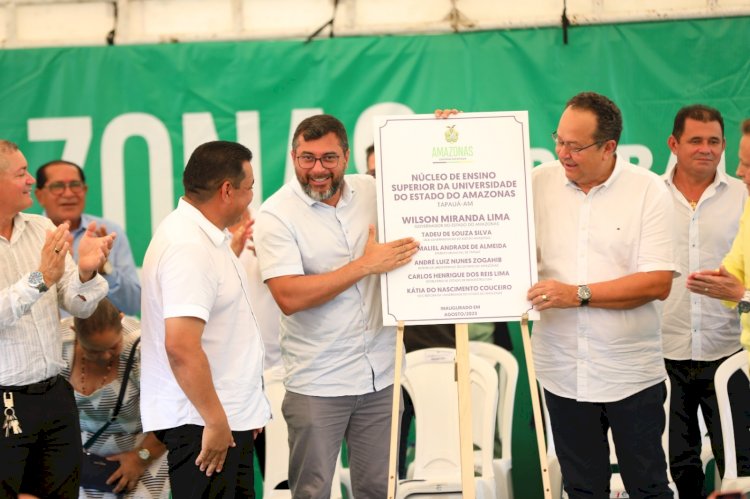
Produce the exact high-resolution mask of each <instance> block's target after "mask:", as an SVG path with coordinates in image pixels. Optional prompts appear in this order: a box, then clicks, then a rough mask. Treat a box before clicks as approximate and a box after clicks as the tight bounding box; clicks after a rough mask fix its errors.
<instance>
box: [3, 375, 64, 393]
mask: <svg viewBox="0 0 750 499" xmlns="http://www.w3.org/2000/svg"><path fill="white" fill-rule="evenodd" d="M59 378H60V376H52V377H51V378H49V379H45V380H44V381H40V382H39V383H32V384H30V385H19V386H0V392H18V393H26V394H29V395H37V394H40V393H46V392H47V391H48V390H49V389H50V388H52V387H53V386H55V383H57V380H58V379H59Z"/></svg>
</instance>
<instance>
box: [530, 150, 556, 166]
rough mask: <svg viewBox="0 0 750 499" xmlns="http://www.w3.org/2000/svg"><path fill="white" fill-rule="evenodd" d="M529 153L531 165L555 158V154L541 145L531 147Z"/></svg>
mask: <svg viewBox="0 0 750 499" xmlns="http://www.w3.org/2000/svg"><path fill="white" fill-rule="evenodd" d="M529 154H531V166H537V165H541V164H542V163H546V162H548V161H554V160H555V155H554V154H552V153H551V152H550V151H548V150H547V149H545V148H543V147H532V148H531V149H530V151H529Z"/></svg>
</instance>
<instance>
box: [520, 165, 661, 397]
mask: <svg viewBox="0 0 750 499" xmlns="http://www.w3.org/2000/svg"><path fill="white" fill-rule="evenodd" d="M532 185H533V190H534V217H535V221H536V241H537V258H538V268H539V279H540V280H543V279H556V280H558V281H561V282H563V283H567V284H590V283H595V282H601V281H609V280H613V279H617V278H619V277H624V276H626V275H629V274H634V273H637V272H649V271H658V270H675V264H674V254H673V249H672V224H673V216H672V198H671V196H670V194H669V191H668V190H667V188H666V186H665V185H664V182H663V181H662V180H661V179H660V178H659V177H658V176H657V175H655V174H654V173H652V172H650V171H648V170H645V169H643V168H638V167H636V166H634V165H631V164H630V163H627V162H626V161H624V160H622V159H620V158H618V159H617V161H616V164H615V168H614V171H613V172H612V175H610V177H609V179H607V181H606V182H604V183H603V184H601V185H598V186H596V187H594V188H592V189H591V190H590V191H589V192H588V194H585V193H584V192H583V191H582V190H581V189H579V188H578V186H577V185H575V184H574V183H572V182H570V181H569V180H568V179H567V178H566V176H565V172H564V170H563V167H562V166H561V165H560V163H559V162H558V161H553V162H549V163H546V164H543V165H540V166H538V167H536V168H535V169H534V171H533V173H532ZM661 312H662V307H661V304H660V302H658V301H651V302H649V303H646V304H645V305H641V306H640V307H636V308H633V309H629V310H609V309H602V308H594V307H578V308H566V309H550V310H545V311H543V312H542V313H541V319H540V320H539V321H537V322H536V323H535V324H534V334H533V335H532V342H533V349H534V361H535V366H536V372H537V375H538V378H539V380H540V381H541V383H542V385H543V386H544V388H546V389H548V390H549V391H551V392H552V393H554V394H556V395H559V396H561V397H566V398H570V399H575V400H578V401H585V402H612V401H616V400H621V399H623V398H625V397H628V396H630V395H632V394H634V393H637V392H639V391H641V390H643V389H645V388H648V387H650V386H652V385H654V384H656V383H658V382H659V381H661V380H663V379H665V378H666V370H665V368H664V359H663V356H662V345H661Z"/></svg>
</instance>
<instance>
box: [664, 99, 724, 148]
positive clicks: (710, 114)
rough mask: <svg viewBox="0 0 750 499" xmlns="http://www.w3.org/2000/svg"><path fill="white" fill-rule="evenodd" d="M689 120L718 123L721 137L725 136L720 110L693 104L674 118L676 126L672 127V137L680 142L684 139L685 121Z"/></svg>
mask: <svg viewBox="0 0 750 499" xmlns="http://www.w3.org/2000/svg"><path fill="white" fill-rule="evenodd" d="M688 118H690V119H691V120H696V121H702V122H703V123H709V122H711V121H718V122H719V126H721V136H722V137H723V136H724V118H722V117H721V113H720V112H719V110H718V109H714V108H712V107H708V106H704V105H703V104H693V105H692V106H685V107H683V108H682V109H680V110H679V111H677V115H675V117H674V126H672V136H673V137H674V138H675V139H677V140H680V137H682V133H683V132H684V131H685V121H686V120H687V119H688Z"/></svg>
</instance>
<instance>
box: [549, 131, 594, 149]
mask: <svg viewBox="0 0 750 499" xmlns="http://www.w3.org/2000/svg"><path fill="white" fill-rule="evenodd" d="M552 140H553V141H554V142H555V147H565V148H567V149H568V151H570V152H571V154H580V153H581V152H582V151H584V150H586V149H588V148H589V147H594V146H596V145H599V144H602V143H604V142H606V140H597V141H596V142H594V143H593V144H589V145H587V146H579V145H578V144H576V143H575V142H565V141H562V140H560V137H559V136H558V135H557V131H554V132H552Z"/></svg>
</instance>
